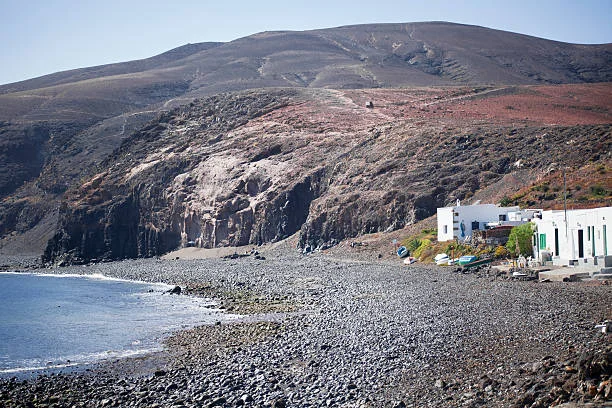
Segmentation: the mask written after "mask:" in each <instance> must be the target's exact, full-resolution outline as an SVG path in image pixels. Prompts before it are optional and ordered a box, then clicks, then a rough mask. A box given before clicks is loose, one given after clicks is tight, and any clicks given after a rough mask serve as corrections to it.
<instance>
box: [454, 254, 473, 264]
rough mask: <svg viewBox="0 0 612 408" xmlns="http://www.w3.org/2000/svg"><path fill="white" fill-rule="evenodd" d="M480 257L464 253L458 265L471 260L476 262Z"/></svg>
mask: <svg viewBox="0 0 612 408" xmlns="http://www.w3.org/2000/svg"><path fill="white" fill-rule="evenodd" d="M477 259H478V257H477V256H474V255H463V256H462V257H460V258H459V260H458V261H457V265H461V266H463V265H466V264H469V263H471V262H474V261H475V260H477Z"/></svg>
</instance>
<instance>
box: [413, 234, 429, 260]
mask: <svg viewBox="0 0 612 408" xmlns="http://www.w3.org/2000/svg"><path fill="white" fill-rule="evenodd" d="M430 245H431V241H430V240H429V239H427V238H423V239H422V240H421V243H420V245H419V246H418V248H417V249H415V250H414V251H413V252H412V256H414V257H415V258H421V256H422V255H423V252H424V251H425V250H426V249H427V247H429V246H430Z"/></svg>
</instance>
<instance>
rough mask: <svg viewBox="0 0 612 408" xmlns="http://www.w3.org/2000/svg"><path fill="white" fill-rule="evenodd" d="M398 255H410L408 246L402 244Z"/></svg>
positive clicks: (398, 249)
mask: <svg viewBox="0 0 612 408" xmlns="http://www.w3.org/2000/svg"><path fill="white" fill-rule="evenodd" d="M397 256H399V257H400V258H405V257H407V256H408V248H406V247H405V246H403V245H402V246H401V247H399V248H397Z"/></svg>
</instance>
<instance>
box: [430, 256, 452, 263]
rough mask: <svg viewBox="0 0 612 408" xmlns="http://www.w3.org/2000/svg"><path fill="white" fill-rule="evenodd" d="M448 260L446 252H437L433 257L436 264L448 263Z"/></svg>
mask: <svg viewBox="0 0 612 408" xmlns="http://www.w3.org/2000/svg"><path fill="white" fill-rule="evenodd" d="M449 260H450V259H449V258H448V255H446V254H438V255H436V256H435V258H434V261H435V263H436V265H448V264H449Z"/></svg>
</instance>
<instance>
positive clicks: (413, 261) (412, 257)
mask: <svg viewBox="0 0 612 408" xmlns="http://www.w3.org/2000/svg"><path fill="white" fill-rule="evenodd" d="M416 261H417V259H416V258H415V257H414V256H409V257H408V258H406V259H404V263H405V264H406V265H412V264H413V263H415V262H416Z"/></svg>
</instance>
